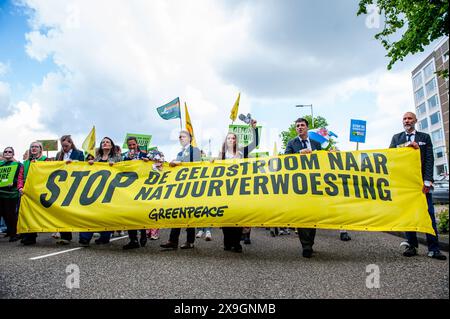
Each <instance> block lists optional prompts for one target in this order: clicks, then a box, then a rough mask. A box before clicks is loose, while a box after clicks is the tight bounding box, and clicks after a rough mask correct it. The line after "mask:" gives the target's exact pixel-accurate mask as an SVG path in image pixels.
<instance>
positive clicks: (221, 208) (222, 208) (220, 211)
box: [217, 206, 228, 217]
mask: <svg viewBox="0 0 450 319" xmlns="http://www.w3.org/2000/svg"><path fill="white" fill-rule="evenodd" d="M226 208H228V206H220V207H219V208H217V217H223V213H224V211H225V209H226Z"/></svg>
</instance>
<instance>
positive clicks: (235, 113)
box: [230, 93, 241, 122]
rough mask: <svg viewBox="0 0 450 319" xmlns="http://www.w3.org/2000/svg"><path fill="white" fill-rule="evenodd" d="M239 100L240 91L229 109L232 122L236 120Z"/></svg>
mask: <svg viewBox="0 0 450 319" xmlns="http://www.w3.org/2000/svg"><path fill="white" fill-rule="evenodd" d="M240 100H241V93H239V95H238V97H237V100H236V102H235V103H234V106H233V108H232V109H231V114H230V119H231V120H232V121H233V122H234V121H236V118H237V114H238V110H239V101H240Z"/></svg>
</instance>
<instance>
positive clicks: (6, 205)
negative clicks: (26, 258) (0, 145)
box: [0, 147, 23, 242]
mask: <svg viewBox="0 0 450 319" xmlns="http://www.w3.org/2000/svg"><path fill="white" fill-rule="evenodd" d="M5 167H11V169H12V170H15V173H14V177H13V180H12V181H11V183H10V184H9V185H6V186H3V187H0V218H1V217H3V219H4V221H5V224H6V235H5V237H9V241H10V242H15V241H17V240H19V239H20V238H19V236H18V235H17V205H18V203H19V198H20V194H21V193H22V190H23V165H22V164H21V163H19V162H17V161H16V160H15V159H14V149H13V148H12V147H6V148H5V150H4V151H3V160H2V161H0V168H5Z"/></svg>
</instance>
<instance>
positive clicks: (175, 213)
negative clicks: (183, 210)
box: [172, 207, 180, 219]
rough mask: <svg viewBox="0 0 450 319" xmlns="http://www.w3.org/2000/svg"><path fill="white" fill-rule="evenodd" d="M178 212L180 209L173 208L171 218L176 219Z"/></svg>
mask: <svg viewBox="0 0 450 319" xmlns="http://www.w3.org/2000/svg"><path fill="white" fill-rule="evenodd" d="M179 211H180V208H178V207H177V208H175V209H174V210H173V211H172V217H173V218H175V219H176V218H178V212H179Z"/></svg>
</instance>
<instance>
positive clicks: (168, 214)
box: [166, 208, 172, 219]
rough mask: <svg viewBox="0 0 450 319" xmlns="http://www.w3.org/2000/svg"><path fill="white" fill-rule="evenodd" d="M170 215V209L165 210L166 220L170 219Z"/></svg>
mask: <svg viewBox="0 0 450 319" xmlns="http://www.w3.org/2000/svg"><path fill="white" fill-rule="evenodd" d="M171 213H172V208H168V209H167V210H166V219H170V214H171Z"/></svg>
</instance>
